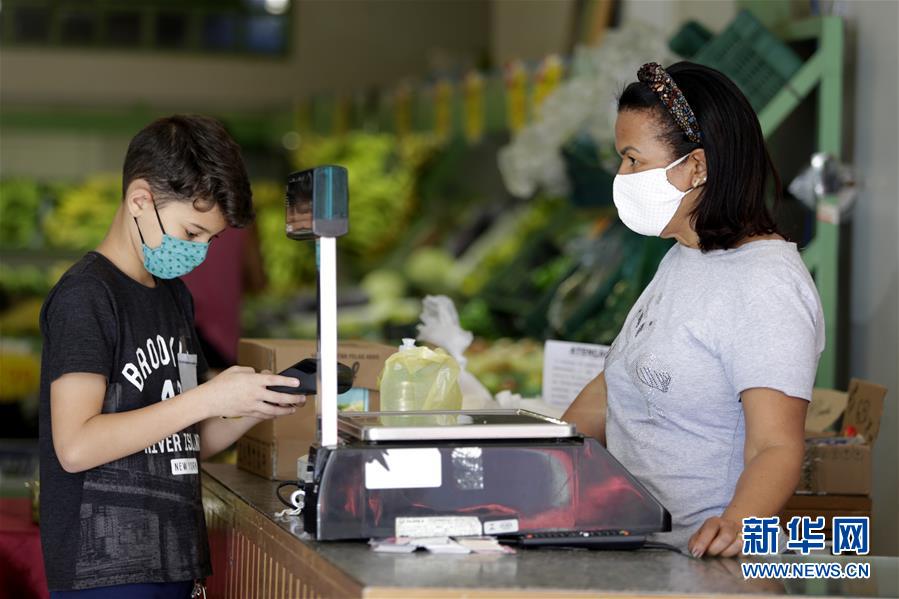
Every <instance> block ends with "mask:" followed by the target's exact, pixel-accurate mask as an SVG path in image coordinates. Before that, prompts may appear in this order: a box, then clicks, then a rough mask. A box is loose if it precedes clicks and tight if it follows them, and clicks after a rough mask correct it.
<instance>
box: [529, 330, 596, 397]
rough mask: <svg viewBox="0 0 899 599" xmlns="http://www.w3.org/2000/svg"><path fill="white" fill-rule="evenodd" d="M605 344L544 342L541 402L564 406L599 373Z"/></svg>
mask: <svg viewBox="0 0 899 599" xmlns="http://www.w3.org/2000/svg"><path fill="white" fill-rule="evenodd" d="M608 353H609V346H608V345H594V344H592V343H570V342H568V341H552V340H550V341H547V342H546V345H545V346H544V348H543V401H545V402H546V403H548V404H549V405H553V406H559V407H561V408H567V407H568V406H569V405H571V402H573V401H574V398H575V397H577V395H578V393H580V392H581V390H582V389H583V388H584V387H585V386H586V385H587V383H589V382H590V381H592V380H593V379H594V378H596V376H597V375H598V374H599V373H600V372H602V370H603V368H604V366H605V361H606V354H608Z"/></svg>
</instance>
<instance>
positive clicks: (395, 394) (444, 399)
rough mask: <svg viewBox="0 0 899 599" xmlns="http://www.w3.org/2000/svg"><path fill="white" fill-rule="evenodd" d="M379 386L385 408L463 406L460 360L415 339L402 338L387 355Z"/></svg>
mask: <svg viewBox="0 0 899 599" xmlns="http://www.w3.org/2000/svg"><path fill="white" fill-rule="evenodd" d="M379 387H380V392H381V411H384V412H405V411H409V410H459V409H461V408H462V392H461V390H460V389H459V364H458V363H457V362H456V360H454V359H453V357H452V356H450V355H449V354H448V353H446V351H444V350H443V349H440V348H438V349H431V348H429V347H424V346H417V345H415V340H414V339H403V345H402V346H400V350H399V351H398V352H397V353H395V354H393V355H392V356H390V357H389V358H387V361H386V362H385V364H384V370H383V371H382V372H381V382H380V385H379Z"/></svg>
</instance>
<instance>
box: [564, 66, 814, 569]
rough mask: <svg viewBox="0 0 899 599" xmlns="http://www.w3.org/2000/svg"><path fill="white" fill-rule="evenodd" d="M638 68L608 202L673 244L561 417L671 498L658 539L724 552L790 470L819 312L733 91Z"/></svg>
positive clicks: (782, 486)
mask: <svg viewBox="0 0 899 599" xmlns="http://www.w3.org/2000/svg"><path fill="white" fill-rule="evenodd" d="M638 79H639V80H638V81H637V82H634V83H631V84H630V85H628V86H627V88H626V89H625V90H624V93H623V94H622V95H621V97H620V98H619V101H618V120H617V122H616V125H615V141H616V147H617V149H618V152H619V154H620V155H621V158H622V162H621V167H620V169H619V171H618V175H617V176H616V178H615V182H614V187H613V195H614V201H615V205H616V207H617V208H618V214H619V217H620V218H621V220H622V221H623V222H624V224H625V225H627V226H628V227H630V228H631V229H633V230H634V231H636V232H637V233H641V234H643V235H658V236H661V237H664V238H668V239H674V240H676V241H677V243H675V244H674V246H673V247H672V248H671V250H670V251H669V252H668V254H667V255H666V256H665V258H664V259H663V260H662V262H661V264H660V265H659V268H658V271H657V272H656V275H655V277H654V278H653V280H652V281H651V282H650V284H649V285H648V286H647V288H646V290H645V291H644V292H643V294H642V295H641V296H640V298H639V299H638V300H637V302H636V304H635V305H634V307H633V309H632V310H631V312H630V314H629V315H628V317H627V320H626V321H625V323H624V327H623V328H622V330H621V332H620V334H619V335H618V338H617V339H616V340H615V342H614V344H613V345H612V348H611V350H610V352H609V355H608V357H607V358H606V362H605V371H604V372H603V373H602V374H600V375H599V376H598V377H597V378H596V379H594V380H593V381H591V382H590V383H589V384H588V385H587V386H586V387H585V388H584V390H583V391H582V392H581V393H580V395H579V396H578V397H577V399H576V400H575V401H574V403H573V404H572V405H571V407H570V408H569V409H568V411H567V412H566V414H565V416H564V418H566V419H567V420H569V421H572V422H574V423H576V425H577V427H578V429H579V430H581V431H582V432H584V433H585V434H589V435H592V436H596V437H598V438H599V439H600V440H601V441H603V442H604V443H606V445H607V447H608V449H609V451H610V452H611V453H612V454H613V455H615V457H616V458H618V460H620V461H621V462H622V464H624V466H625V467H627V468H628V469H629V470H630V471H631V472H632V473H634V474H635V475H636V476H637V477H638V478H639V479H640V480H641V481H642V482H643V483H644V484H646V485H647V487H648V488H649V489H650V490H651V491H652V492H653V493H654V494H655V495H656V497H657V498H658V499H659V500H660V501H661V502H662V503H663V504H664V505H665V506H666V507H667V508H668V510H669V511H670V512H671V514H672V520H673V530H672V531H671V532H670V533H663V534H660V535H657V539H656V540H661V541H666V542H669V543H672V544H674V545H676V546H679V547H681V548H683V547H686V548H687V549H689V551H690V552H691V553H692V554H693V555H694V556H696V557H699V556H703V555H709V556H711V555H720V556H733V555H737V554H738V553H740V551H741V549H742V547H741V539H740V531H741V529H742V519H743V518H746V517H763V516H771V515H775V514H777V513H778V512H779V511H780V509H781V508H782V507H783V505H784V503H785V502H786V501H787V499H788V498H789V497H790V495H792V493H793V491H794V489H795V487H796V484H797V482H798V480H799V474H800V469H801V464H802V457H803V451H804V422H805V413H806V408H807V402H808V401H809V400H810V399H811V393H812V386H813V384H814V379H815V371H816V369H817V363H818V357H819V356H820V353H821V350H822V349H823V347H824V322H823V314H822V312H821V304H820V300H819V298H818V294H817V291H816V290H815V286H814V283H813V281H812V279H811V277H810V275H809V273H808V270H807V269H806V268H805V266H804V264H803V262H802V260H801V258H800V256H799V252H798V251H797V248H796V245H795V244H792V243H788V242H787V241H785V240H784V238H783V237H782V236H781V235H780V234H779V233H778V230H777V226H776V224H775V222H774V219H773V217H772V215H771V213H770V211H769V209H768V207H767V204H766V192H767V191H768V189H769V185H768V184H769V181H773V191H774V195H775V198H776V199H779V197H780V195H781V185H780V179H779V178H778V176H777V173H776V171H775V169H774V166H773V165H772V163H771V159H770V157H769V155H768V152H767V149H766V148H765V142H764V138H763V136H762V132H761V128H760V127H759V123H758V119H757V117H756V115H755V113H754V112H753V110H752V107H751V106H750V105H749V102H748V101H747V100H746V98H745V97H744V96H743V94H742V93H741V92H740V91H739V90H738V89H737V87H736V86H735V85H734V84H733V82H731V81H730V80H729V79H727V77H725V76H724V75H722V74H721V73H719V72H718V71H715V70H714V69H710V68H707V67H704V66H700V65H696V64H691V63H687V62H681V63H677V64H675V65H673V66H671V67H669V68H668V69H667V70H666V69H663V68H662V67H661V66H660V65H658V64H656V63H649V64H646V65H643V67H642V68H641V69H640V71H639V73H638ZM769 177H770V179H769Z"/></svg>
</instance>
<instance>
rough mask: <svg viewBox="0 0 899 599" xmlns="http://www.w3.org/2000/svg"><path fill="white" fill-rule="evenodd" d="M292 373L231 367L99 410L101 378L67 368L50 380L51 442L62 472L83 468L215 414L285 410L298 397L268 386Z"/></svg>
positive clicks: (259, 416)
mask: <svg viewBox="0 0 899 599" xmlns="http://www.w3.org/2000/svg"><path fill="white" fill-rule="evenodd" d="M297 383H298V381H297V380H296V379H293V378H288V377H282V376H277V375H272V374H256V373H254V372H253V369H252V368H241V367H234V368H230V369H228V370H226V371H225V372H224V373H222V374H221V375H219V376H217V377H216V378H215V379H213V380H212V381H210V382H208V383H204V384H203V385H200V386H199V387H197V388H195V389H191V390H190V391H187V392H185V393H182V394H180V395H176V396H175V397H173V398H171V399H167V400H165V401H161V402H157V403H154V404H152V405H149V406H147V407H144V408H140V409H137V410H130V411H127V412H117V413H114V414H101V410H102V408H103V398H104V396H105V394H106V378H105V377H104V376H102V375H99V374H89V373H82V372H76V373H69V374H65V375H63V376H61V377H59V378H58V379H56V380H55V381H53V383H52V385H51V386H50V415H51V416H50V421H51V426H52V430H53V448H54V450H55V452H56V456H57V458H58V459H59V463H60V464H61V465H62V467H63V469H65V470H66V471H67V472H82V471H84V470H88V469H90V468H95V467H97V466H100V465H102V464H106V463H109V462H112V461H114V460H117V459H120V458H123V457H125V456H127V455H131V454H133V453H137V452H139V451H142V450H143V449H145V448H147V447H149V446H150V445H152V444H153V443H156V442H158V441H159V440H160V439H164V438H166V437H168V436H169V435H172V434H174V433H177V432H178V431H181V430H183V429H185V428H186V427H188V426H190V425H192V424H194V423H197V422H200V421H202V420H205V419H207V418H212V417H216V416H247V417H250V418H256V419H262V418H272V417H274V416H281V415H285V414H290V413H292V412H293V411H294V408H293V407H281V406H275V405H271V404H270V403H266V402H272V403H278V404H290V405H291V406H292V405H294V404H296V403H298V401H299V397H298V396H295V395H287V394H284V393H276V392H274V391H269V390H267V389H266V388H265V387H266V386H267V385H291V386H295V385H296V384H297Z"/></svg>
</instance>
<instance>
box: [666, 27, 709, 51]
mask: <svg viewBox="0 0 899 599" xmlns="http://www.w3.org/2000/svg"><path fill="white" fill-rule="evenodd" d="M712 37H714V35H713V34H712V32H711V31H709V30H708V29H706V28H705V27H703V25H702V24H701V23H699V22H697V21H687V22H686V23H684V26H683V27H681V28H680V30H679V31H678V32H677V33H675V34H674V37H672V38H671V40H670V41H669V42H668V47H669V48H671V51H672V52H674V53H675V54H677V55H678V56H683V57H684V58H693V57H694V56H696V54H697V53H698V52H699V51H700V50H701V49H702V47H703V46H705V45H706V44H707V43H709V42H710V41H711V40H712Z"/></svg>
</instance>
